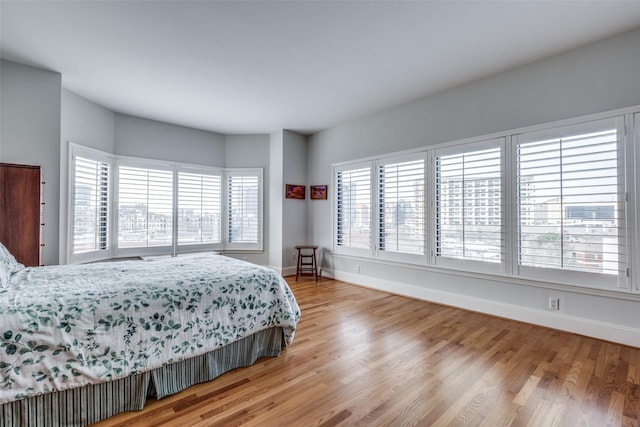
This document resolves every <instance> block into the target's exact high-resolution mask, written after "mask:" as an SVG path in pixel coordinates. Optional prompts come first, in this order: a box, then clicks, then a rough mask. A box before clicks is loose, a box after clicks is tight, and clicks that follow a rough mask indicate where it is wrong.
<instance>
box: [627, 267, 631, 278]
mask: <svg viewBox="0 0 640 427" xmlns="http://www.w3.org/2000/svg"><path fill="white" fill-rule="evenodd" d="M627 277H631V268H629V267H627Z"/></svg>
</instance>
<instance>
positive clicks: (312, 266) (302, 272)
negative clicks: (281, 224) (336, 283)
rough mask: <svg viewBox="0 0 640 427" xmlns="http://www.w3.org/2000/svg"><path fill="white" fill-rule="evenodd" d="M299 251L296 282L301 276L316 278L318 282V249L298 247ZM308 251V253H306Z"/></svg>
mask: <svg viewBox="0 0 640 427" xmlns="http://www.w3.org/2000/svg"><path fill="white" fill-rule="evenodd" d="M296 249H297V250H298V264H297V266H296V281H298V277H300V276H315V278H316V280H318V263H317V261H316V249H318V247H317V246H314V245H300V246H296ZM305 251H306V252H305Z"/></svg>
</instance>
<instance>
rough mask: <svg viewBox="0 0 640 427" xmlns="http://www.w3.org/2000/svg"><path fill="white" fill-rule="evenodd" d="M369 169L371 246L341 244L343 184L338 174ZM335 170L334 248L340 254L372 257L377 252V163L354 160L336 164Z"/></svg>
mask: <svg viewBox="0 0 640 427" xmlns="http://www.w3.org/2000/svg"><path fill="white" fill-rule="evenodd" d="M366 168H368V169H369V198H370V202H369V247H368V248H362V247H353V246H347V245H339V244H338V227H339V226H340V218H339V217H338V214H339V213H338V204H339V197H340V195H341V190H340V188H341V186H342V184H339V183H338V174H339V173H343V172H346V171H357V170H360V169H366ZM333 170H334V172H333V183H334V187H333V188H335V191H334V192H333V223H334V226H333V250H334V252H335V253H338V254H345V255H354V256H365V257H372V256H374V252H375V247H374V242H375V239H374V230H375V229H376V225H375V221H376V220H375V215H373V209H374V206H376V201H375V197H374V192H375V185H374V182H375V175H374V171H375V165H374V162H372V161H359V162H353V163H348V164H344V165H337V166H334V168H333Z"/></svg>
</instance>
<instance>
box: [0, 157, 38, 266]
mask: <svg viewBox="0 0 640 427" xmlns="http://www.w3.org/2000/svg"><path fill="white" fill-rule="evenodd" d="M41 179H42V178H41V173H40V166H28V165H14V164H9V163H0V242H2V244H3V245H5V246H6V247H7V249H9V252H11V253H12V254H13V256H15V257H16V259H17V260H18V262H21V263H22V264H24V265H26V266H28V267H31V266H38V265H41V261H40V260H41V256H40V253H41V243H40V236H41V227H42V226H43V225H44V224H42V199H41V191H42V184H43V183H42V181H41Z"/></svg>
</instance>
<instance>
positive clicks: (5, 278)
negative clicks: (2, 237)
mask: <svg viewBox="0 0 640 427" xmlns="http://www.w3.org/2000/svg"><path fill="white" fill-rule="evenodd" d="M23 268H24V265H23V264H20V263H19V262H18V261H16V259H15V257H14V256H13V255H11V252H9V250H8V249H7V248H6V247H5V246H4V245H3V244H2V243H0V288H3V287H6V286H7V284H8V283H9V278H11V275H12V274H13V273H15V272H16V271H20V270H22V269H23Z"/></svg>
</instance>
